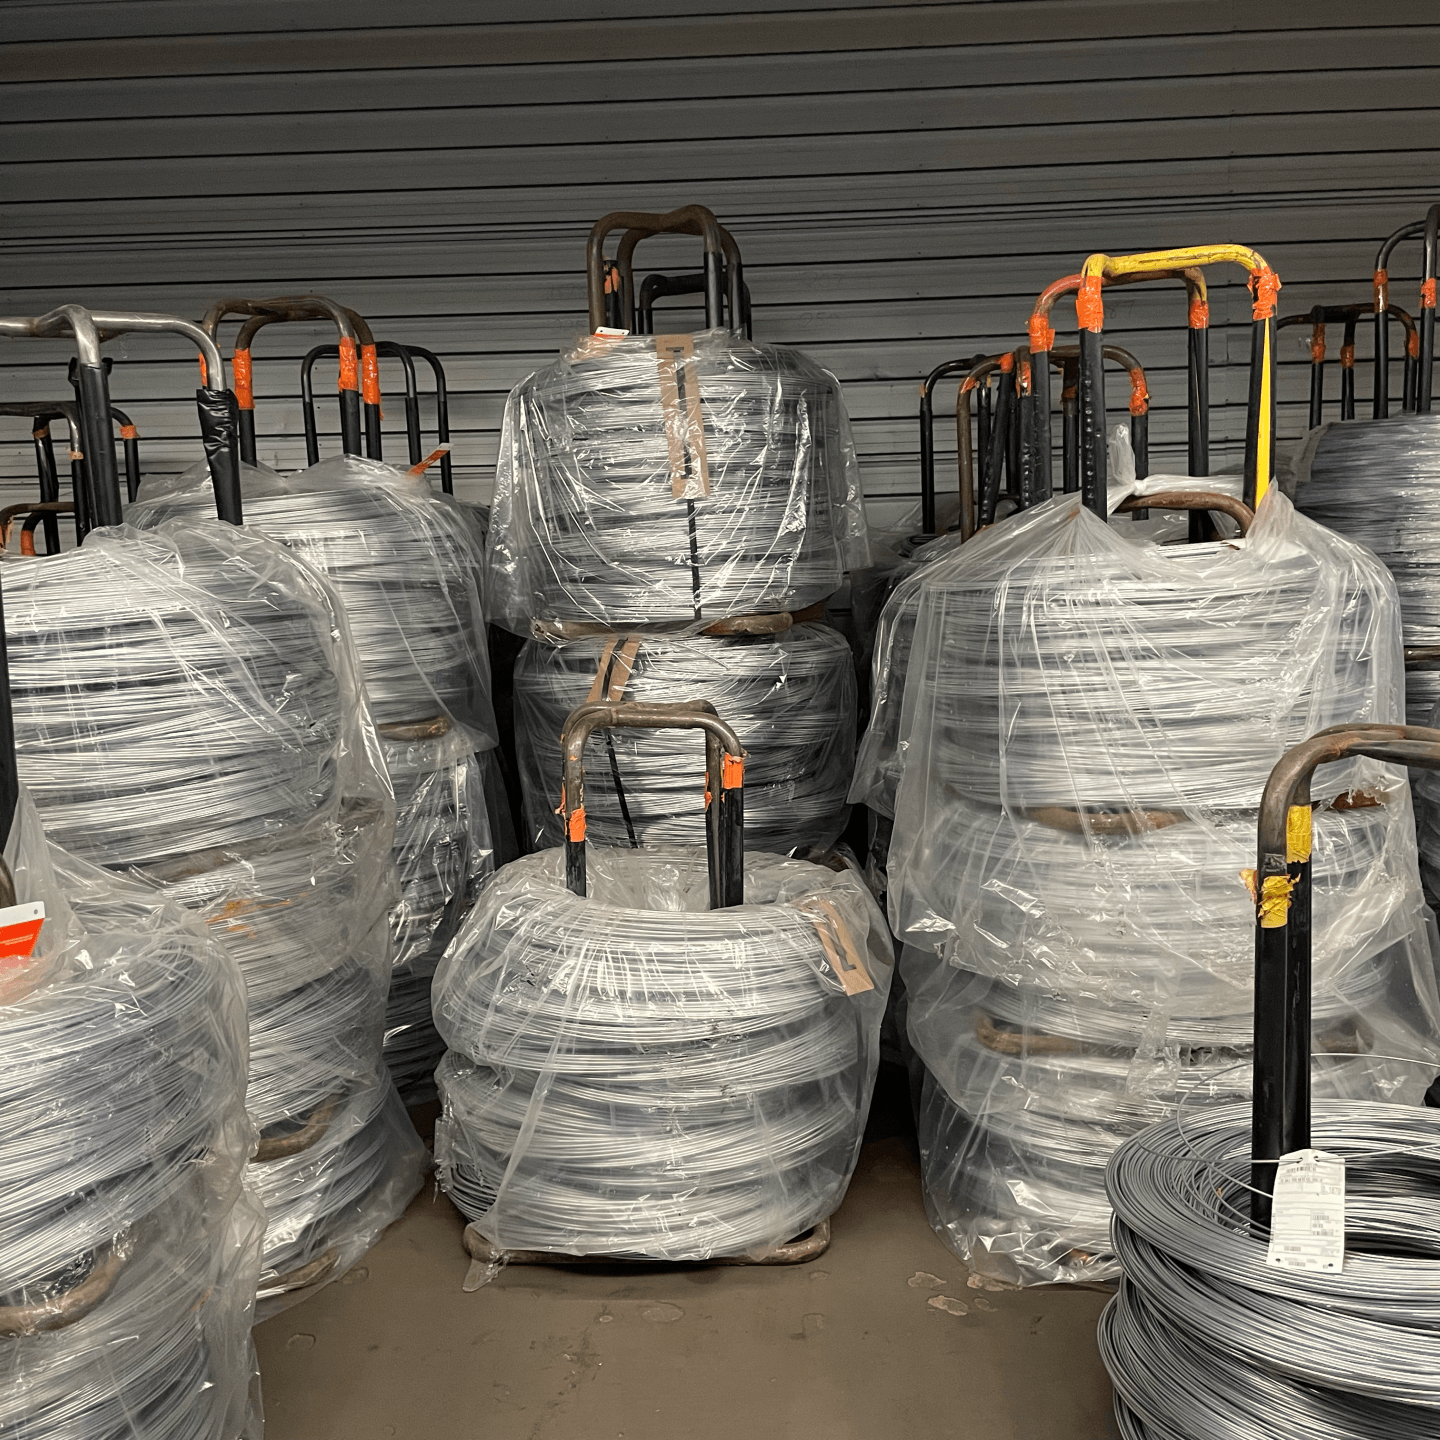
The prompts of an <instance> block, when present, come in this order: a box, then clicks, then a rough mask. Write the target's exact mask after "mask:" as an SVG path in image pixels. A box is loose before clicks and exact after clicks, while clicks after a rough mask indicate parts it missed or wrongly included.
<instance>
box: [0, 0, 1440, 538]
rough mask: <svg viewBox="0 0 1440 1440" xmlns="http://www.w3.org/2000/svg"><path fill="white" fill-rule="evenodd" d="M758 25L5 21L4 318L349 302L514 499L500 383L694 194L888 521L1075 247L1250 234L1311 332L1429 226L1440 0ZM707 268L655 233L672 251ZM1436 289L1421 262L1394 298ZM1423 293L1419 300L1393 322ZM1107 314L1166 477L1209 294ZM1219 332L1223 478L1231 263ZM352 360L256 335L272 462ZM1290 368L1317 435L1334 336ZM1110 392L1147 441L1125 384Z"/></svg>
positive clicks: (562, 8) (24, 362)
mask: <svg viewBox="0 0 1440 1440" xmlns="http://www.w3.org/2000/svg"><path fill="white" fill-rule="evenodd" d="M738 5H739V0H693V3H687V4H686V5H685V6H683V7H681V6H677V5H675V4H674V3H673V0H603V3H590V0H527V3H523V4H522V3H520V0H485V3H484V4H476V3H474V0H413V3H408V4H406V5H404V6H397V5H394V4H393V3H388V4H387V3H382V0H352V3H349V4H346V5H340V4H338V3H335V0H253V3H251V4H248V5H246V6H244V7H228V6H214V5H208V4H203V3H194V0H108V3H107V0H80V3H50V4H8V5H0V29H3V33H4V35H5V38H6V40H7V42H8V43H7V44H6V45H5V46H4V47H0V95H3V97H4V101H5V103H4V108H3V124H4V138H5V142H6V143H5V144H4V146H3V149H0V174H3V184H4V190H3V194H4V196H5V202H6V203H5V209H4V215H5V225H4V229H3V232H0V265H3V274H0V282H3V289H4V292H5V293H4V299H3V302H0V303H3V306H4V309H5V311H6V312H7V313H25V314H34V313H37V312H39V311H42V310H45V309H48V308H49V307H50V306H52V305H54V304H56V303H59V302H61V301H67V300H73V301H78V302H80V303H83V304H89V305H92V306H99V305H115V306H128V307H131V308H141V309H153V310H166V311H173V312H177V313H181V314H185V315H187V316H191V317H196V318H198V316H199V315H200V314H201V313H202V312H203V310H204V309H205V307H206V306H207V305H208V304H209V303H210V302H211V301H212V300H213V299H216V298H218V297H220V296H221V295H225V294H249V295H253V296H256V297H261V296H264V295H270V294H282V293H296V292H303V291H307V290H308V291H314V292H316V293H324V294H331V295H334V296H335V297H336V298H338V299H341V300H342V301H344V303H346V304H348V305H350V306H352V307H353V308H355V309H358V310H360V311H362V312H363V313H365V314H366V315H367V316H368V317H370V319H371V322H372V325H373V326H374V328H375V330H376V332H377V334H379V335H382V336H384V337H389V338H394V339H402V340H404V339H410V340H414V341H418V342H421V343H425V344H428V345H430V346H431V347H432V348H434V349H435V350H437V351H438V352H439V353H440V354H441V355H442V356H443V357H444V359H445V362H446V365H447V367H448V371H449V375H450V381H451V388H452V395H453V401H452V424H453V427H454V430H455V437H454V439H455V449H456V463H457V477H458V480H459V483H460V485H461V488H462V491H463V492H464V493H466V494H468V495H470V496H471V497H473V498H478V499H483V498H485V496H486V495H487V493H488V487H489V484H490V481H491V478H492V474H493V465H494V456H495V450H496V444H497V440H498V427H499V419H500V413H501V408H502V405H503V402H504V397H505V394H506V392H507V391H508V390H509V388H510V387H511V386H512V385H513V384H514V383H515V382H516V381H517V380H518V379H520V378H521V377H522V376H523V375H524V374H526V373H527V372H528V371H529V370H530V369H533V368H535V367H536V366H538V365H542V364H544V363H545V362H546V360H547V359H548V358H549V357H550V356H551V355H553V354H554V352H555V350H556V349H557V348H558V347H559V346H561V345H563V344H565V343H566V342H567V341H568V340H569V339H570V338H572V337H573V336H574V335H575V334H577V333H578V332H579V331H580V330H581V329H582V328H583V326H584V324H585V315H584V309H585V301H584V278H583V270H582V261H583V246H584V237H585V234H586V232H587V230H588V228H589V226H590V224H591V222H592V221H593V220H594V219H595V218H596V217H597V216H599V215H600V214H602V213H603V212H605V211H606V210H610V209H617V208H630V209H657V210H663V209H669V208H671V207H672V206H674V205H677V204H684V203H688V202H692V201H699V202H701V203H704V204H708V205H710V206H711V207H712V208H713V209H715V210H716V211H717V213H718V214H719V215H720V216H721V218H722V220H723V221H724V222H725V223H726V224H727V225H728V226H729V227H730V228H731V229H732V230H733V231H734V233H735V234H736V235H737V237H738V238H739V240H740V242H741V244H742V246H743V248H744V253H745V258H746V264H747V276H748V278H749V281H750V286H751V289H752V292H753V294H754V297H755V309H756V314H755V325H756V334H757V336H758V337H760V338H763V339H771V340H777V341H784V342H790V343H796V344H803V345H804V346H805V347H806V348H807V349H809V350H811V351H812V352H813V353H814V354H815V355H816V356H817V357H818V358H819V359H821V360H822V361H823V363H825V364H827V365H829V366H831V367H832V368H833V369H835V371H836V372H837V373H838V374H839V375H840V377H841V379H842V380H843V381H844V382H845V384H846V387H847V392H848V393H849V395H850V401H851V406H852V410H853V412H854V416H855V421H856V434H857V439H858V442H859V445H860V447H861V452H862V464H863V468H864V474H865V481H866V488H867V493H868V494H869V495H870V497H871V501H872V513H873V515H874V518H875V519H876V520H877V522H879V523H882V524H883V523H889V522H891V521H894V520H895V519H896V518H897V517H898V516H900V515H901V514H902V513H903V512H904V511H905V509H906V508H907V507H908V506H909V505H910V504H911V503H913V496H914V493H915V488H916V482H915V472H916V465H917V443H916V437H915V430H914V419H913V415H914V409H915V403H916V386H917V383H918V380H919V378H920V376H922V375H923V374H924V373H925V372H926V371H928V370H929V369H930V368H931V367H932V366H933V365H934V364H936V363H938V362H939V361H941V360H945V359H949V358H951V357H953V356H955V355H958V354H966V353H972V352H974V351H977V350H982V349H992V348H998V347H1000V346H1002V345H1004V346H1008V345H1010V344H1013V343H1015V342H1016V341H1018V340H1020V339H1021V338H1023V333H1024V318H1025V315H1026V313H1027V312H1028V309H1029V305H1030V302H1031V300H1032V299H1033V296H1034V294H1035V293H1036V292H1037V291H1038V290H1039V289H1040V287H1041V286H1042V285H1044V284H1045V283H1046V282H1048V281H1049V280H1051V279H1053V278H1055V277H1056V276H1057V275H1061V274H1064V273H1067V272H1068V271H1071V270H1073V269H1075V268H1076V267H1077V266H1078V264H1079V262H1080V260H1081V259H1082V258H1083V257H1084V255H1085V254H1086V253H1088V252H1090V251H1092V250H1111V251H1125V250H1133V249H1139V248H1149V247H1157V246H1165V245H1173V244H1181V243H1186V242H1190V241H1196V240H1211V239H1227V240H1241V241H1244V242H1247V243H1250V244H1252V245H1255V246H1256V247H1258V248H1259V249H1260V250H1262V251H1263V252H1264V253H1265V254H1266V256H1267V258H1269V259H1270V261H1271V263H1272V264H1274V265H1275V267H1276V268H1277V269H1278V270H1279V271H1280V274H1281V276H1282V278H1283V279H1284V281H1285V289H1284V291H1283V293H1282V297H1281V300H1282V310H1283V311H1290V310H1299V309H1308V307H1309V306H1310V305H1311V304H1313V303H1315V302H1317V301H1320V300H1327V301H1333V302H1339V301H1349V300H1363V299H1364V298H1366V296H1367V294H1368V277H1369V269H1370V262H1371V258H1372V256H1373V252H1374V248H1375V245H1376V244H1377V243H1378V240H1379V239H1380V238H1381V237H1382V236H1383V235H1384V234H1386V233H1388V232H1389V231H1390V230H1392V229H1393V228H1394V227H1395V226H1396V225H1397V224H1399V223H1401V222H1402V221H1404V220H1407V219H1410V218H1413V217H1414V216H1416V215H1418V214H1419V213H1420V212H1421V210H1422V209H1423V207H1424V206H1425V205H1426V204H1428V203H1429V202H1430V201H1431V200H1432V199H1434V198H1436V197H1435V196H1433V195H1432V194H1431V193H1430V190H1429V188H1428V187H1429V185H1430V184H1432V183H1433V177H1434V176H1435V175H1436V173H1437V167H1436V158H1437V150H1440V145H1437V139H1436V137H1437V120H1440V116H1437V110H1440V106H1437V104H1436V102H1435V100H1434V88H1435V79H1436V75H1437V70H1440V44H1437V41H1440V16H1437V15H1436V12H1435V8H1434V6H1433V4H1431V3H1429V0H1389V3H1387V4H1386V5H1385V6H1383V7H1371V9H1369V10H1361V9H1359V8H1357V7H1355V6H1354V5H1352V4H1349V3H1339V0H1308V3H1302V0H1270V3H1267V4H1265V5H1263V6H1255V5H1250V4H1241V3H1238V0H1227V3H1195V0H1148V3H1138V0H1033V3H1016V0H993V3H978V0H976V3H943V0H936V3H929V4H914V3H909V4H883V3H874V0H868V3H858V0H785V3H783V4H778V3H777V4H760V3H757V0H751V3H750V4H749V6H748V7H747V8H743V9H742V8H737V7H738ZM681 12H683V13H681ZM397 21H400V22H403V23H397ZM693 253H694V252H693V250H692V249H691V248H689V247H687V246H686V245H685V244H683V243H681V242H675V241H665V240H657V241H654V242H651V243H650V244H649V245H647V247H646V249H645V250H642V251H641V257H642V264H643V265H644V266H650V265H653V266H654V267H655V268H662V269H663V268H666V267H667V266H673V265H685V266H686V267H687V268H690V267H691V265H692V264H693ZM1415 264H1416V261H1415V257H1414V256H1413V255H1411V254H1408V253H1407V252H1402V254H1401V256H1400V257H1398V263H1397V265H1396V267H1395V273H1396V275H1397V277H1399V276H1403V275H1405V274H1408V273H1409V272H1410V271H1411V270H1413V269H1414V267H1415ZM1414 289H1415V286H1414V285H1413V283H1409V282H1405V281H1403V280H1399V279H1397V286H1396V298H1397V300H1398V301H1399V302H1400V303H1402V304H1404V303H1407V301H1411V300H1413V295H1412V292H1413V291H1414ZM1108 312H1109V314H1110V316H1111V324H1112V327H1113V333H1114V335H1115V337H1116V339H1117V340H1119V341H1120V342H1121V343H1124V344H1127V345H1128V346H1129V347H1130V348H1131V349H1133V350H1134V351H1135V352H1136V353H1137V354H1138V355H1139V356H1140V357H1141V359H1142V360H1144V361H1145V362H1147V364H1148V365H1149V367H1150V387H1151V390H1152V392H1153V394H1154V397H1155V401H1154V414H1155V419H1154V421H1153V422H1152V436H1153V438H1152V454H1153V455H1154V457H1155V463H1156V465H1157V467H1158V466H1159V465H1161V464H1165V463H1167V462H1174V461H1175V460H1176V459H1177V457H1179V456H1180V455H1181V454H1182V453H1183V437H1184V426H1183V403H1184V348H1183V347H1184V337H1183V332H1182V330H1181V328H1180V322H1181V317H1182V314H1183V307H1182V305H1181V302H1180V298H1179V291H1178V289H1174V288H1171V287H1167V288H1165V289H1156V290H1154V291H1131V292H1128V293H1124V294H1122V293H1120V292H1116V293H1115V295H1114V297H1113V299H1112V300H1111V301H1110V303H1109V306H1108ZM674 314H675V316H676V318H677V323H691V322H693V321H695V320H697V319H698V312H696V311H695V310H694V309H693V307H692V308H688V309H687V308H686V307H684V306H677V308H676V309H675V311H674ZM1212 315H1213V322H1214V326H1215V338H1214V341H1213V353H1214V359H1215V363H1216V365H1217V367H1225V368H1223V369H1217V374H1216V375H1215V377H1214V381H1213V385H1214V399H1215V405H1216V414H1215V429H1216V434H1217V438H1218V440H1219V443H1218V444H1217V447H1216V448H1217V450H1218V451H1219V452H1220V454H1221V456H1222V458H1223V456H1224V455H1225V454H1226V453H1229V454H1230V455H1232V456H1233V455H1234V453H1235V450H1236V443H1235V442H1236V441H1237V439H1238V437H1239V436H1240V434H1241V433H1242V428H1243V408H1244V376H1243V371H1242V369H1241V367H1242V365H1243V362H1244V360H1245V358H1246V356H1247V355H1248V335H1247V332H1246V327H1245V321H1246V319H1247V317H1248V299H1247V297H1246V295H1245V292H1244V289H1243V286H1242V285H1241V284H1240V283H1239V277H1238V275H1237V276H1235V277H1231V279H1230V281H1229V282H1228V283H1226V284H1224V285H1223V286H1222V287H1221V288H1220V289H1219V290H1218V291H1217V293H1216V295H1215V297H1214V303H1213V304H1212ZM1059 318H1060V325H1061V329H1062V332H1063V330H1064V328H1065V326H1066V325H1068V324H1071V323H1073V321H1071V320H1067V319H1066V313H1065V310H1064V307H1062V308H1061V310H1060V312H1059ZM231 333H233V330H230V331H227V336H228V335H229V334H231ZM327 338H329V337H327V336H326V335H325V334H324V332H323V331H322V330H320V329H319V328H318V327H307V326H289V327H275V328H272V329H270V330H268V331H266V332H264V334H263V335H262V337H261V340H260V341H259V342H258V343H257V346H256V354H255V376H256V389H257V394H258V396H259V397H260V398H259V407H260V408H259V411H258V414H259V431H260V453H261V455H262V457H263V458H264V459H266V460H268V461H270V462H271V463H275V464H279V465H282V466H289V465H294V464H297V463H299V462H300V459H301V456H302V454H303V450H302V446H301V442H300V416H299V405H298V399H297V391H298V380H297V376H298V359H299V357H300V356H301V355H302V354H303V353H304V352H305V351H306V350H307V349H308V348H309V347H310V346H311V345H312V344H315V343H317V342H318V341H320V340H324V339H327ZM1368 344H1369V340H1368V335H1367V336H1365V337H1364V338H1362V340H1361V342H1360V345H1359V350H1360V354H1361V356H1362V376H1361V389H1362V392H1366V387H1368V384H1369V377H1368V372H1366V371H1364V370H1363V357H1364V356H1365V355H1367V354H1368ZM108 348H109V349H110V350H111V351H113V353H114V354H115V356H116V362H117V363H116V370H115V375H114V377H113V389H114V393H115V396H116V399H117V403H121V404H123V405H125V406H126V407H127V408H128V409H129V410H131V412H132V413H133V414H134V416H135V417H136V419H137V421H138V423H139V425H140V428H141V432H142V435H143V436H144V437H145V439H144V454H145V464H146V467H147V470H148V471H149V472H150V473H156V474H159V473H165V472H170V471H173V470H175V469H176V468H178V467H180V466H182V465H184V464H186V463H188V462H190V461H191V460H193V459H194V458H195V456H196V455H197V454H198V447H197V445H196V443H195V439H194V434H195V422H194V416H193V405H192V399H191V396H192V390H193V384H194V369H193V364H194V361H193V357H192V356H190V355H189V354H188V353H186V351H185V349H184V347H182V346H176V345H174V344H172V343H169V342H166V341H161V340H159V339H157V338H156V337H128V338H126V339H124V340H120V341H116V342H114V343H113V344H112V345H111V346H110V347H108ZM66 354H67V351H66V348H65V346H64V345H62V344H59V343H56V342H17V341H10V342H5V343H4V344H3V345H0V389H3V391H4V395H3V397H0V398H7V399H10V398H14V399H19V398H43V397H46V396H54V395H59V394H62V393H64V389H65V381H64V372H63V368H61V367H62V366H63V362H64V359H65V358H66ZM1281 357H1282V362H1283V369H1282V384H1281V424H1282V434H1288V435H1293V434H1296V433H1298V432H1299V430H1300V429H1301V428H1303V424H1304V416H1305V395H1306V388H1307V379H1306V373H1305V362H1306V359H1307V357H1308V348H1307V345H1306V339H1305V337H1303V336H1302V335H1301V334H1300V333H1299V332H1298V331H1288V332H1286V335H1285V337H1284V343H1283V345H1282V348H1281ZM1227 360H1228V361H1229V362H1231V363H1230V364H1229V365H1228V366H1227V365H1226V362H1227ZM1337 387H1338V379H1336V377H1335V376H1334V375H1333V374H1332V376H1331V389H1332V393H1333V392H1334V391H1335V390H1336V389H1337ZM1367 393H1368V392H1367ZM952 402H953V391H951V392H950V393H948V394H942V395H941V396H940V397H939V405H940V408H941V410H942V411H943V410H944V409H945V408H946V407H948V406H949V405H950V404H951V403H952ZM1111 403H1112V406H1114V407H1115V413H1116V418H1117V419H1118V418H1120V417H1121V416H1123V405H1124V394H1123V388H1122V387H1121V386H1120V385H1118V384H1116V385H1114V386H1112V388H1111ZM396 409H397V412H398V407H396ZM327 419H328V421H329V423H330V424H331V425H332V428H333V423H334V422H333V417H328V416H327ZM938 430H939V437H938V438H939V443H940V452H941V457H942V458H941V466H942V479H943V480H944V483H947V484H948V483H951V482H950V480H949V479H948V478H946V477H947V476H948V475H949V474H951V473H953V453H954V435H953V424H950V423H947V422H946V421H945V420H943V419H942V420H941V422H940V424H939V427H938ZM392 443H393V442H392ZM29 463H30V458H29V445H28V437H27V436H26V434H25V432H24V428H23V424H18V423H16V422H0V488H3V489H4V490H5V491H8V492H11V495H13V494H19V493H22V492H21V487H22V486H24V485H26V484H28V480H29V473H30V471H29ZM6 498H10V495H7V497H6Z"/></svg>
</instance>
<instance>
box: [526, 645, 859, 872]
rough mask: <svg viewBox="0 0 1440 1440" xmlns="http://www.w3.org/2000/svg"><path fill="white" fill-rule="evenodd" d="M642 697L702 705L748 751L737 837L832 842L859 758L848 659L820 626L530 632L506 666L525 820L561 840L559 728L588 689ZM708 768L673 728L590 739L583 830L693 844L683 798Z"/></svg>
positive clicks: (536, 836)
mask: <svg viewBox="0 0 1440 1440" xmlns="http://www.w3.org/2000/svg"><path fill="white" fill-rule="evenodd" d="M597 680H598V681H599V682H600V686H601V692H600V693H601V694H612V692H613V698H623V699H625V700H634V701H639V702H651V701H655V702H661V703H665V702H679V701H688V700H695V699H701V700H708V701H710V702H711V703H712V704H713V705H714V706H715V708H716V709H717V710H718V711H719V713H720V714H721V715H723V716H724V717H725V719H726V722H727V723H728V724H730V725H731V726H733V727H734V729H735V733H736V734H737V735H738V736H739V737H740V740H741V743H742V744H743V745H744V746H745V749H746V751H747V752H748V755H749V758H748V760H747V762H746V770H745V839H746V844H747V845H748V846H750V847H751V848H752V849H757V850H768V851H774V852H777V853H780V854H784V853H785V852H787V851H790V850H793V849H795V848H797V847H800V846H817V847H825V846H829V845H831V844H833V843H834V841H835V840H836V839H838V838H839V836H840V833H841V832H842V831H843V830H844V828H845V824H846V821H847V819H848V818H849V813H850V812H849V807H848V806H847V805H846V803H845V793H846V790H847V789H848V787H849V784H850V778H851V774H852V772H853V769H854V761H855V704H856V699H855V665H854V661H853V659H852V657H851V652H850V647H849V644H848V643H847V642H846V640H845V639H844V638H843V637H842V636H841V635H840V634H839V633H838V632H836V631H834V630H831V629H830V628H829V627H828V626H826V625H813V624H807V625H796V626H793V627H792V628H791V629H789V630H786V631H785V632H784V633H783V634H780V635H774V636H730V637H724V638H720V637H706V636H694V637H689V638H687V637H681V636H657V635H645V636H624V635H622V636H610V637H603V638H596V639H592V640H576V641H573V642H571V643H569V644H566V645H560V646H556V645H549V644H546V643H544V642H542V641H537V640H532V641H530V642H529V643H528V644H527V645H526V646H525V648H524V649H523V650H522V651H521V652H520V656H519V659H518V660H517V661H516V662H515V707H516V719H517V724H516V743H517V746H518V750H519V763H520V778H521V785H522V788H523V791H524V797H525V820H526V829H527V831H528V832H529V837H530V840H531V842H532V843H533V844H535V845H537V846H546V845H558V844H559V843H560V842H561V840H562V838H563V836H562V834H561V829H560V821H559V817H558V816H557V815H556V814H555V811H556V808H557V807H558V806H559V803H560V772H561V755H560V731H561V729H562V728H563V727H564V724H565V720H566V717H567V716H568V715H569V714H570V712H571V711H572V710H573V709H574V708H575V707H576V706H577V705H580V704H582V703H583V702H584V701H585V700H586V698H587V697H588V695H589V693H590V691H591V689H592V687H593V686H594V684H595V683H596V681H597ZM704 768H705V749H704V741H703V739H701V738H700V737H698V736H697V735H680V734H677V733H676V732H673V731H650V730H620V731H612V732H607V733H606V734H604V735H602V736H600V737H599V738H598V740H597V755H596V762H595V763H594V764H593V765H592V767H591V772H590V777H589V783H588V785H587V786H586V791H585V813H586V817H587V824H588V830H589V833H590V835H591V836H593V837H594V839H595V840H596V841H597V843H600V844H604V845H634V846H640V845H644V846H652V847H653V846H663V845H684V844H703V843H704V840H705V828H704V827H705V821H704V816H703V814H702V813H701V811H699V810H698V809H697V808H695V807H694V806H693V805H692V804H689V803H688V800H689V797H690V796H692V795H693V794H694V790H695V781H696V776H697V775H699V774H700V773H701V772H703V770H704Z"/></svg>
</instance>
